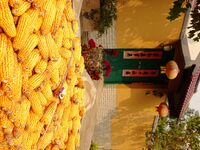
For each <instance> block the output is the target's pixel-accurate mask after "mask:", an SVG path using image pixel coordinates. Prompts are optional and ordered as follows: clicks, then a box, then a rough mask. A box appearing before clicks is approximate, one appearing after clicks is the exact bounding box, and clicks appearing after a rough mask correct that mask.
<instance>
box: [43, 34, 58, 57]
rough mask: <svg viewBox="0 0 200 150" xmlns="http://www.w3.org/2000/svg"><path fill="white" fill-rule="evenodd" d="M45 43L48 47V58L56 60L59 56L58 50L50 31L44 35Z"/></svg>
mask: <svg viewBox="0 0 200 150" xmlns="http://www.w3.org/2000/svg"><path fill="white" fill-rule="evenodd" d="M46 43H47V46H48V49H49V58H50V60H53V61H57V60H58V59H59V57H60V55H59V52H58V47H57V45H56V43H55V41H54V39H53V38H52V36H51V33H49V34H47V36H46Z"/></svg>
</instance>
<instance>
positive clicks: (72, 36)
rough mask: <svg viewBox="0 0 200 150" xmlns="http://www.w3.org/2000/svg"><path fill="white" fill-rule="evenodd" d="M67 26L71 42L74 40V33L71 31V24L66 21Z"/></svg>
mask: <svg viewBox="0 0 200 150" xmlns="http://www.w3.org/2000/svg"><path fill="white" fill-rule="evenodd" d="M67 26H68V29H69V35H70V39H71V40H73V39H74V38H75V33H74V31H73V28H72V23H71V22H69V21H68V22H67Z"/></svg>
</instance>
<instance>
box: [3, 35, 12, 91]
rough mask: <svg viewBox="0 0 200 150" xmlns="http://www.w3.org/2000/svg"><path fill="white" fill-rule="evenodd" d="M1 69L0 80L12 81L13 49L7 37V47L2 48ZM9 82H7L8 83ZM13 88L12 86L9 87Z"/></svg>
mask: <svg viewBox="0 0 200 150" xmlns="http://www.w3.org/2000/svg"><path fill="white" fill-rule="evenodd" d="M2 38H3V40H5V35H2ZM2 59H3V60H2V66H1V67H2V69H3V70H1V73H2V74H1V80H2V81H3V82H5V83H7V82H12V81H13V76H14V61H15V57H14V51H13V48H12V43H11V41H10V40H9V39H7V48H6V49H3V58H2ZM8 84H9V83H8ZM9 88H11V89H12V88H13V87H9Z"/></svg>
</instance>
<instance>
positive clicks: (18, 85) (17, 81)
mask: <svg viewBox="0 0 200 150" xmlns="http://www.w3.org/2000/svg"><path fill="white" fill-rule="evenodd" d="M13 81H14V82H13V92H12V97H13V98H14V100H15V101H19V100H20V98H21V91H22V66H21V64H19V63H18V62H17V60H16V59H15V74H14V77H13Z"/></svg>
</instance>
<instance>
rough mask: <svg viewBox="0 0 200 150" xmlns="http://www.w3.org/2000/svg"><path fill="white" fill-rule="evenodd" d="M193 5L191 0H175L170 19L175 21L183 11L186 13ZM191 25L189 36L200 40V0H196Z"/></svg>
mask: <svg viewBox="0 0 200 150" xmlns="http://www.w3.org/2000/svg"><path fill="white" fill-rule="evenodd" d="M190 7H191V4H190V1H189V0H174V2H173V7H172V8H171V9H170V12H169V16H168V17H167V19H168V20H170V21H173V20H176V19H177V18H178V17H180V16H181V14H182V13H186V11H187V9H189V8H190ZM190 15H191V18H192V19H191V26H189V27H188V28H189V29H190V31H189V36H188V37H189V38H191V39H193V40H194V41H197V42H199V40H200V0H196V6H195V8H194V10H192V12H191V14H190Z"/></svg>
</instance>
